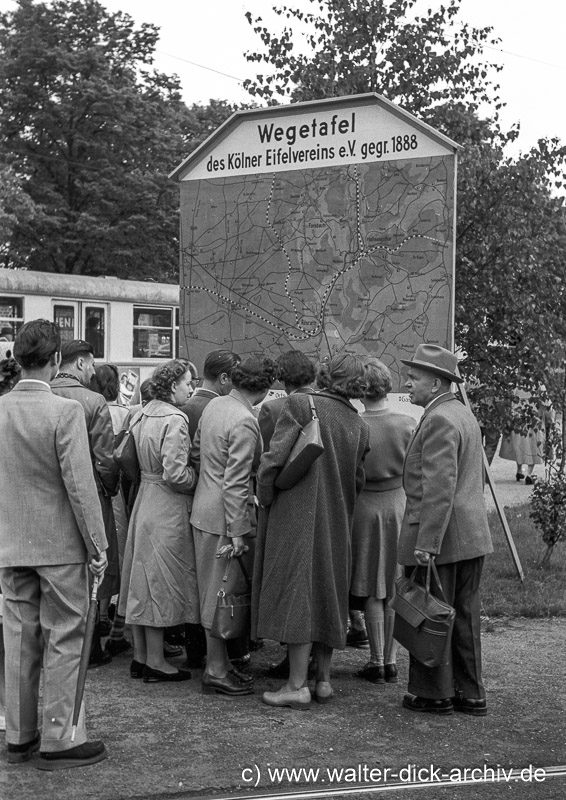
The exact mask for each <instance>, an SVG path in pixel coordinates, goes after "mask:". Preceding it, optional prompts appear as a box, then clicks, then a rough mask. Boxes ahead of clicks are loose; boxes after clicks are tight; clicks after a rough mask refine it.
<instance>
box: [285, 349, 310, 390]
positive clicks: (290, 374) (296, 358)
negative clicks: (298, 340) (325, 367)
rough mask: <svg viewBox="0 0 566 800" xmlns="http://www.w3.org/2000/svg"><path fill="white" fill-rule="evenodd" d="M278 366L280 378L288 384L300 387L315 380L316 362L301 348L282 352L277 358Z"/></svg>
mask: <svg viewBox="0 0 566 800" xmlns="http://www.w3.org/2000/svg"><path fill="white" fill-rule="evenodd" d="M277 367H278V369H279V376H278V377H279V380H280V381H281V383H283V384H287V385H288V386H293V387H296V388H299V387H301V386H308V385H309V384H310V383H312V382H313V381H314V375H315V369H314V364H313V363H312V361H311V360H310V359H309V358H307V356H306V355H305V354H304V353H303V352H301V350H288V351H287V352H286V353H282V354H281V355H280V356H279V358H278V359H277Z"/></svg>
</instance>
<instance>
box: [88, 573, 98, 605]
mask: <svg viewBox="0 0 566 800" xmlns="http://www.w3.org/2000/svg"><path fill="white" fill-rule="evenodd" d="M99 584H100V575H95V576H94V580H93V582H92V591H91V593H90V599H91V600H96V599H97V597H98V586H99Z"/></svg>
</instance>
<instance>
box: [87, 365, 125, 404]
mask: <svg viewBox="0 0 566 800" xmlns="http://www.w3.org/2000/svg"><path fill="white" fill-rule="evenodd" d="M89 388H90V389H92V391H93V392H98V394H101V395H102V396H103V397H104V399H105V400H108V401H109V402H113V401H114V400H116V398H117V397H118V394H119V393H120V376H119V374H118V367H115V366H114V364H98V365H97V366H96V367H95V368H94V375H93V376H92V378H91V381H90V387H89Z"/></svg>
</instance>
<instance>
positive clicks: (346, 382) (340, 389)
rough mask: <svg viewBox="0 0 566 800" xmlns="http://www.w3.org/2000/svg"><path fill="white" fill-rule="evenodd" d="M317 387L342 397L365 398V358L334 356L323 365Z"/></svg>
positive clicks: (342, 354)
mask: <svg viewBox="0 0 566 800" xmlns="http://www.w3.org/2000/svg"><path fill="white" fill-rule="evenodd" d="M316 385H317V386H318V388H319V389H326V391H328V392H332V393H333V394H337V395H339V396H340V397H346V398H348V399H350V398H359V397H363V396H364V394H365V391H366V378H365V370H364V360H363V358H362V357H361V356H356V355H354V354H353V353H340V354H339V355H336V356H333V358H331V359H330V361H328V362H326V363H324V364H321V366H320V368H319V370H318V375H317V376H316Z"/></svg>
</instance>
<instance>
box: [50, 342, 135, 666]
mask: <svg viewBox="0 0 566 800" xmlns="http://www.w3.org/2000/svg"><path fill="white" fill-rule="evenodd" d="M93 375H94V351H93V347H92V345H90V344H89V343H88V342H86V341H84V340H83V339H71V340H70V341H68V342H63V344H62V345H61V366H60V368H59V373H58V374H57V376H56V377H55V378H54V379H53V380H52V381H51V390H52V391H53V393H54V394H56V395H59V397H67V398H70V399H72V400H77V401H78V402H79V403H80V404H81V405H82V407H83V411H84V415H85V419H86V426H87V431H88V441H89V448H90V457H91V462H92V469H93V474H94V479H95V481H96V484H97V486H98V498H99V501H100V506H101V508H102V516H103V518H104V525H105V528H106V538H107V540H108V552H107V556H108V569H107V571H106V575H105V579H104V581H103V583H102V584H101V586H100V589H99V591H98V599H99V600H101V601H107V602H108V601H109V600H110V598H111V597H112V596H113V595H115V594H117V593H118V591H119V587H120V563H119V555H118V540H117V537H116V523H115V521H114V512H113V510H112V497H113V496H114V495H115V494H116V492H117V490H118V483H119V480H120V470H119V469H118V467H117V465H116V463H115V462H114V430H113V427H112V418H111V416H110V411H109V409H108V406H107V404H106V401H105V400H104V398H103V397H101V396H100V395H99V394H98V393H96V392H93V391H91V390H90V389H89V388H88V386H89V384H90V381H91V378H92V376H93ZM109 632H110V625H109V623H108V622H106V623H105V624H104V623H102V622H101V621H100V620H99V622H98V623H97V625H96V629H95V633H94V636H93V643H92V649H91V657H90V666H91V667H100V666H103V665H104V664H108V663H109V662H110V661H112V656H111V655H110V653H107V652H105V651H103V649H102V644H101V637H102V636H107V635H108V633H109Z"/></svg>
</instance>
